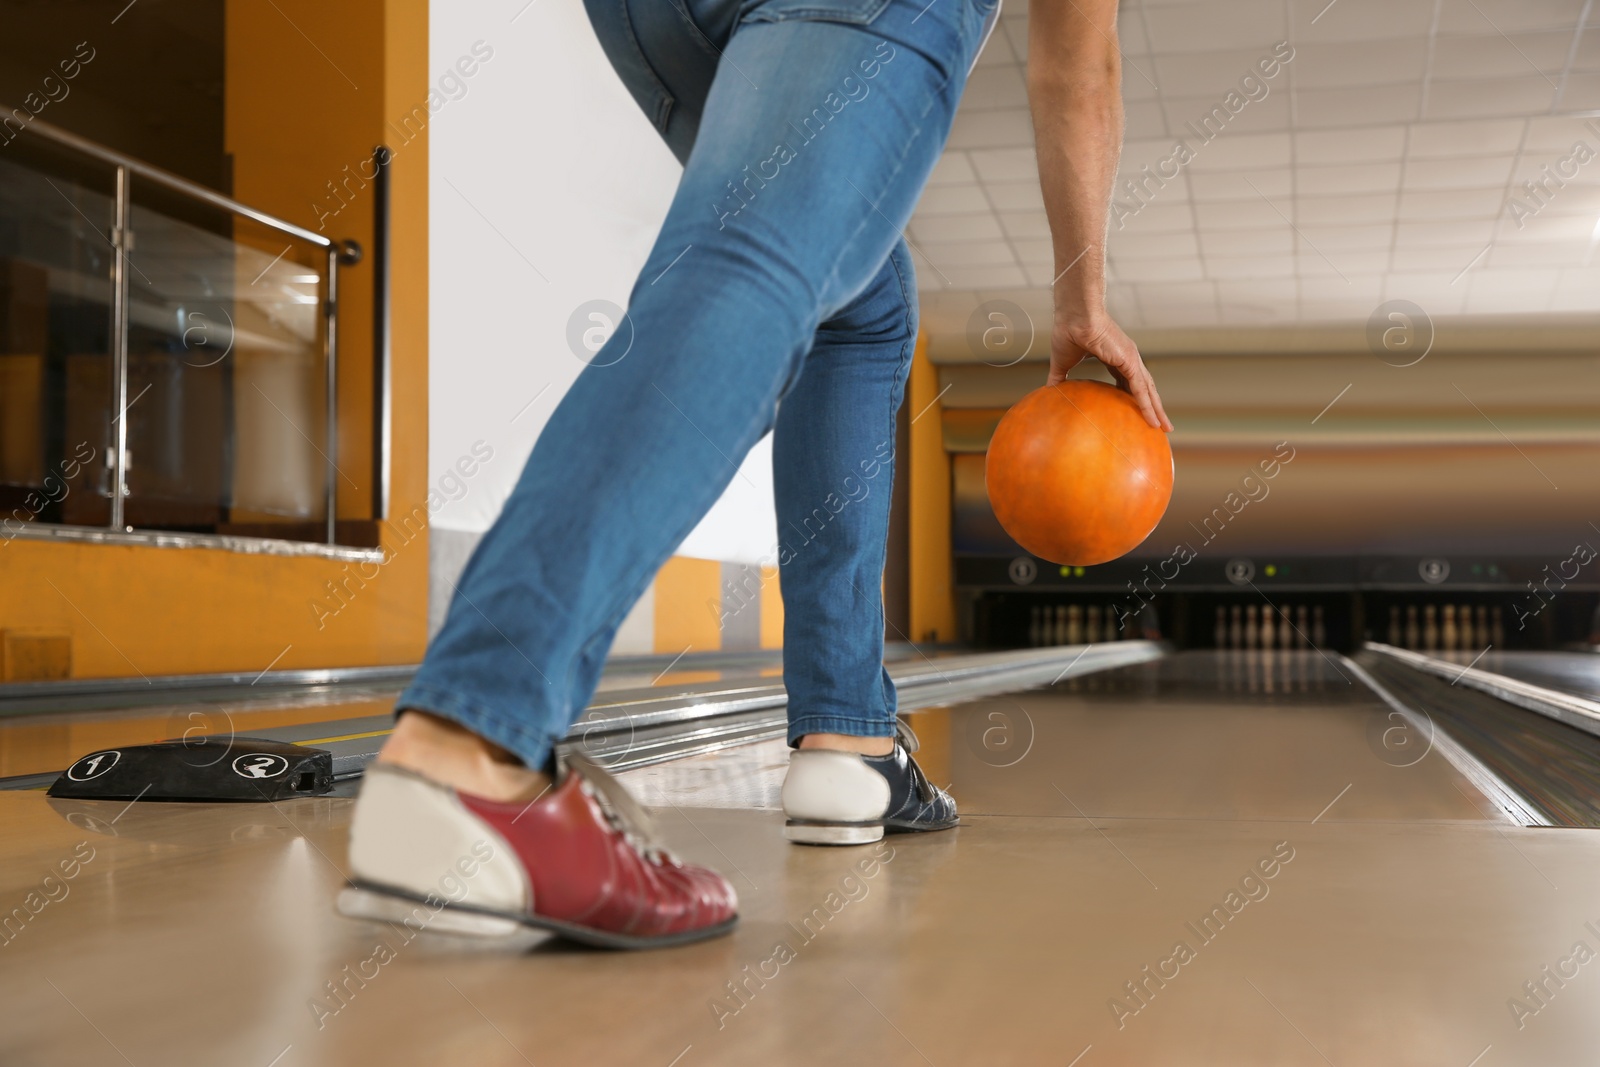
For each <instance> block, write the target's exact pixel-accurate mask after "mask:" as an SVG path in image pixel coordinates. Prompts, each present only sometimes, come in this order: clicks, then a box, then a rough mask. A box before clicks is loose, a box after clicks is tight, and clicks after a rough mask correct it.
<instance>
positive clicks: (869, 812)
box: [783, 720, 961, 845]
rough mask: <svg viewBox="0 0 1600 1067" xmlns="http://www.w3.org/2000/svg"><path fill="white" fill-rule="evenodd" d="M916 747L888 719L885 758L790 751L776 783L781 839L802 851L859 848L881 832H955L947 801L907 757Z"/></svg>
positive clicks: (902, 727)
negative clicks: (890, 739) (779, 785)
mask: <svg viewBox="0 0 1600 1067" xmlns="http://www.w3.org/2000/svg"><path fill="white" fill-rule="evenodd" d="M918 747H919V746H918V743H917V735H916V734H914V733H912V732H911V727H909V726H907V725H906V724H905V723H904V722H901V721H900V720H896V721H895V742H894V751H893V752H891V753H889V754H888V755H887V756H863V755H860V754H858V753H855V752H839V751H836V750H833V749H826V748H803V749H796V750H795V751H793V752H791V753H790V754H789V773H788V775H787V776H786V777H785V778H784V780H783V811H784V814H785V815H786V816H788V821H787V823H786V824H785V825H784V828H783V836H784V837H786V838H788V839H789V840H790V841H793V842H796V843H797V844H803V845H866V844H871V843H872V842H874V841H877V840H880V839H881V838H882V837H883V835H884V834H885V833H891V834H893V833H917V832H921V831H927V830H948V829H950V828H951V827H952V826H955V825H956V824H957V823H958V822H960V821H961V819H960V816H959V815H957V814H956V802H955V799H954V798H953V797H951V796H950V794H949V793H946V792H945V791H944V790H942V789H940V788H939V787H937V786H935V785H934V784H933V783H932V782H930V781H929V780H928V776H927V775H925V774H924V773H923V772H922V768H921V767H919V766H917V761H916V760H914V759H912V758H911V754H912V753H913V752H915V751H917V748H918Z"/></svg>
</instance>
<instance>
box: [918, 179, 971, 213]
mask: <svg viewBox="0 0 1600 1067" xmlns="http://www.w3.org/2000/svg"><path fill="white" fill-rule="evenodd" d="M988 210H989V198H988V197H986V196H984V195H983V187H982V186H979V185H930V186H928V187H927V188H926V189H924V190H923V191H922V199H921V200H918V201H917V211H916V214H917V217H919V218H921V217H925V216H929V215H971V214H979V213H985V212H987V211H988Z"/></svg>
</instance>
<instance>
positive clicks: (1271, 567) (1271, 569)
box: [1267, 563, 1278, 578]
mask: <svg viewBox="0 0 1600 1067" xmlns="http://www.w3.org/2000/svg"><path fill="white" fill-rule="evenodd" d="M1277 573H1278V568H1277V566H1276V565H1275V564H1272V563H1269V564H1267V577H1268V578H1271V577H1273V576H1274V575H1276V574H1277Z"/></svg>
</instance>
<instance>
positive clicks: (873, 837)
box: [783, 822, 883, 845]
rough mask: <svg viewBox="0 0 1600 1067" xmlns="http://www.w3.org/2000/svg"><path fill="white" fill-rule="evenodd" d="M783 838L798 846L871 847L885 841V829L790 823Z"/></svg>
mask: <svg viewBox="0 0 1600 1067" xmlns="http://www.w3.org/2000/svg"><path fill="white" fill-rule="evenodd" d="M783 836H784V837H785V838H787V839H788V840H790V841H793V842H794V843H795V844H797V845H870V844H872V843H873V842H874V841H881V840H883V827H881V826H848V825H839V824H837V823H835V824H833V825H829V824H827V823H809V822H798V823H797V822H789V823H787V824H785V825H784V828H783Z"/></svg>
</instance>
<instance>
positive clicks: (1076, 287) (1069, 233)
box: [1028, 0, 1122, 318]
mask: <svg viewBox="0 0 1600 1067" xmlns="http://www.w3.org/2000/svg"><path fill="white" fill-rule="evenodd" d="M1030 22H1031V26H1030V27H1029V38H1030V40H1029V45H1028V53H1029V55H1028V100H1029V104H1030V105H1031V108H1032V111H1033V130H1034V142H1035V146H1036V151H1037V153H1038V159H1039V181H1040V184H1041V186H1042V187H1043V190H1044V204H1045V213H1046V215H1047V216H1048V218H1049V220H1050V236H1051V239H1052V244H1053V245H1054V248H1055V272H1054V275H1055V284H1054V286H1053V289H1054V292H1055V302H1056V314H1057V317H1058V318H1062V317H1066V318H1073V317H1077V316H1086V315H1088V314H1092V313H1096V312H1099V311H1100V310H1101V309H1103V307H1104V304H1105V242H1106V217H1107V213H1108V211H1109V209H1110V203H1111V186H1112V183H1113V181H1114V180H1115V179H1116V173H1117V159H1118V156H1119V155H1120V154H1121V151H1122V63H1121V56H1120V54H1119V53H1118V51H1117V44H1116V34H1117V27H1116V3H1115V0H1098V2H1097V0H1076V2H1075V0H1034V3H1033V4H1032V7H1031V12H1030Z"/></svg>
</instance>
